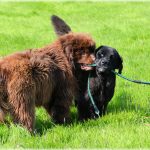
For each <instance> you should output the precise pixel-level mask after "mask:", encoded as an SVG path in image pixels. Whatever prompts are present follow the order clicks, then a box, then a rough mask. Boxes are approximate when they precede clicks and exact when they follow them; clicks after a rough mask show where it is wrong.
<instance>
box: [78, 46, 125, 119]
mask: <svg viewBox="0 0 150 150" xmlns="http://www.w3.org/2000/svg"><path fill="white" fill-rule="evenodd" d="M95 63H96V65H97V66H96V69H94V70H93V71H91V78H90V89H91V93H92V96H93V98H94V101H95V104H96V106H97V107H98V109H99V111H100V116H102V115H104V114H105V112H106V109H107V105H108V103H109V101H110V100H111V98H112V97H113V95H114V90H115V83H116V76H115V75H114V74H113V73H112V72H111V70H115V69H118V70H119V73H121V72H122V69H123V65H122V58H121V57H120V55H119V54H118V52H117V51H116V50H115V49H114V48H111V47H108V46H101V47H99V48H97V49H96V60H95ZM85 80H86V81H84V79H83V80H82V90H83V91H82V92H81V93H82V94H80V96H79V98H78V112H79V119H80V120H87V119H92V118H97V117H98V116H97V115H96V114H95V112H94V108H93V105H92V104H91V101H90V99H89V95H88V91H87V79H85Z"/></svg>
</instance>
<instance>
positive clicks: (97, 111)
mask: <svg viewBox="0 0 150 150" xmlns="http://www.w3.org/2000/svg"><path fill="white" fill-rule="evenodd" d="M90 77H91V73H89V77H88V95H89V97H90V100H91V103H92V105H93V107H94V110H95V114H96V115H98V117H99V116H100V112H99V110H98V108H97V106H96V104H95V102H94V99H93V96H92V94H91V90H90Z"/></svg>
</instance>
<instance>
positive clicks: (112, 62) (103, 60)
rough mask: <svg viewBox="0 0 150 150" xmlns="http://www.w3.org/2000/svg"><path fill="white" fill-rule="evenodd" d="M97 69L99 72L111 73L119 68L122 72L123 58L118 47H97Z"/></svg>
mask: <svg viewBox="0 0 150 150" xmlns="http://www.w3.org/2000/svg"><path fill="white" fill-rule="evenodd" d="M95 52H96V59H95V63H96V71H97V73H98V74H101V73H109V72H110V71H111V70H115V69H118V72H119V73H121V72H122V69H123V65H122V63H123V60H122V58H121V56H120V55H119V53H118V52H117V50H116V49H114V48H112V47H108V46H100V47H99V48H97V49H96V51H95Z"/></svg>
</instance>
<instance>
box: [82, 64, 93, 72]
mask: <svg viewBox="0 0 150 150" xmlns="http://www.w3.org/2000/svg"><path fill="white" fill-rule="evenodd" d="M89 65H90V64H80V68H81V70H85V71H90V70H93V67H92V66H89Z"/></svg>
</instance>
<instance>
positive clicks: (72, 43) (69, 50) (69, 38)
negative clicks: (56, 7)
mask: <svg viewBox="0 0 150 150" xmlns="http://www.w3.org/2000/svg"><path fill="white" fill-rule="evenodd" d="M51 21H52V24H53V26H54V29H55V33H56V35H57V36H58V37H59V41H60V43H61V45H62V48H63V50H64V53H65V54H66V56H67V58H68V60H69V61H70V62H71V64H72V65H73V66H74V67H75V68H77V67H78V68H80V69H81V70H85V71H88V70H92V67H89V66H87V64H92V63H93V62H94V60H95V56H94V50H95V42H94V41H93V39H92V38H91V37H90V36H89V35H88V34H83V33H73V32H72V31H71V28H70V27H69V26H68V25H67V24H66V23H65V22H64V21H63V20H62V19H61V18H59V17H57V16H54V15H53V16H52V17H51Z"/></svg>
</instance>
